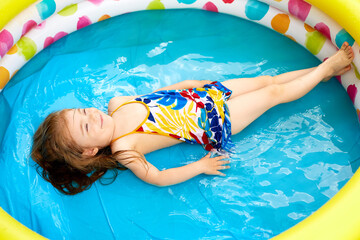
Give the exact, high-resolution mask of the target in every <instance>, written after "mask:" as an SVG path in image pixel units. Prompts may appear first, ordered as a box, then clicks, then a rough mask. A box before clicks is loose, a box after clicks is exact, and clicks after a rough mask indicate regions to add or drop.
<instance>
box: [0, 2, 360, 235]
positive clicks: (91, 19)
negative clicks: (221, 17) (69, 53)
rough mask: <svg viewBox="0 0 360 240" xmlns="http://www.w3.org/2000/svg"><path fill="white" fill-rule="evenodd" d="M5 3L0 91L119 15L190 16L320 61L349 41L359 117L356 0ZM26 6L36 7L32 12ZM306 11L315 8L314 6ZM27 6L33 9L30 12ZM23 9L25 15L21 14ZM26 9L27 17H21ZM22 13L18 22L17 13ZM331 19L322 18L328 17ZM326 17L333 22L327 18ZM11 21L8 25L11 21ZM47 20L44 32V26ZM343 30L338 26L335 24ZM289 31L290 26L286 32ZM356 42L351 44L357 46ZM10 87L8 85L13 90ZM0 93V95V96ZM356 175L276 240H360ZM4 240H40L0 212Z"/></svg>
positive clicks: (348, 78)
mask: <svg viewBox="0 0 360 240" xmlns="http://www.w3.org/2000/svg"><path fill="white" fill-rule="evenodd" d="M34 2H35V1H34V0H28V1H20V0H17V1H14V0H13V1H10V0H7V1H4V2H2V3H1V4H0V13H2V12H4V11H5V9H6V11H7V9H14V11H12V12H10V11H8V12H9V13H8V14H7V15H6V17H4V18H2V19H0V26H5V27H4V28H3V29H2V30H1V31H0V57H1V59H0V89H2V88H4V86H5V85H6V84H7V83H8V82H9V80H10V79H11V77H12V76H13V75H14V74H15V73H16V72H17V71H18V70H19V69H20V68H21V67H22V66H23V65H24V64H25V63H26V62H27V61H29V60H30V59H31V58H32V57H33V56H35V55H36V54H37V53H38V52H40V51H41V50H42V49H44V48H45V47H47V46H48V45H50V44H51V43H53V42H54V41H56V40H58V39H60V38H61V37H63V36H65V35H67V34H69V33H71V32H73V31H76V30H78V29H80V28H82V27H86V26H87V25H89V24H92V23H96V22H98V21H102V20H105V19H107V18H110V17H113V16H117V15H120V14H123V13H128V12H134V11H140V10H152V9H175V8H177V9H178V8H194V9H203V10H207V11H214V12H221V13H226V14H231V15H234V16H238V17H241V18H244V19H247V20H250V21H253V22H256V23H259V24H262V25H264V26H267V27H268V28H271V29H273V30H275V31H277V32H279V33H281V34H283V35H285V36H287V37H289V38H291V39H292V40H294V41H296V42H297V43H299V44H301V45H303V46H304V47H306V48H307V49H308V50H309V51H310V52H311V53H313V54H314V55H315V56H316V57H318V58H319V59H320V60H321V61H324V60H325V59H326V58H327V57H328V56H330V55H332V54H333V53H335V52H336V50H337V48H338V47H340V46H341V45H342V43H343V42H345V41H347V42H349V44H350V45H352V46H353V49H354V52H355V59H354V62H353V64H352V66H353V68H352V71H349V72H347V73H346V74H344V75H343V76H342V77H341V83H342V85H343V87H344V88H345V89H346V91H347V92H348V94H349V97H350V98H351V100H352V102H353V103H354V106H355V108H356V110H357V113H358V115H359V113H360V110H359V109H360V94H357V93H358V91H357V89H358V87H360V81H359V80H360V74H359V71H358V69H359V66H360V50H359V49H360V48H359V46H358V45H357V43H356V42H360V31H359V30H358V29H357V28H358V26H360V15H359V14H357V13H359V12H360V2H359V1H356V0H327V1H325V0H316V1H315V0H308V2H309V3H308V2H305V1H303V0H275V1H273V0H261V1H256V0H138V1H133V0H122V1H114V0H87V1H82V0H41V1H37V2H36V3H34ZM31 3H34V4H32V5H30V4H31ZM311 4H314V6H312V5H311ZM29 5H30V6H29ZM26 7H27V8H26ZM25 8H26V9H25ZM22 9H25V10H24V11H23V12H21V13H20V14H19V15H17V16H16V17H15V15H16V13H17V12H20V11H21V10H22ZM325 13H326V14H328V15H326V14H325ZM329 16H330V17H329ZM9 19H11V20H10V21H8V20H9ZM45 20H46V24H45ZM337 22H338V23H340V24H341V26H340V25H338V24H337ZM290 23H291V24H290ZM355 40H356V41H355ZM10 84H11V82H10ZM0 91H1V90H0ZM359 181H360V171H359V170H358V171H357V172H356V173H355V174H354V176H353V177H352V178H351V179H350V180H349V181H348V183H347V184H346V185H345V186H344V187H343V188H342V189H341V190H340V191H339V192H338V193H337V194H336V195H335V196H334V197H333V198H332V199H331V200H330V201H329V202H328V203H326V204H325V205H324V206H322V207H321V208H320V209H319V210H317V211H316V212H315V213H314V214H312V215H311V216H309V217H308V218H307V219H305V220H304V221H302V222H300V223H299V224H297V225H296V226H294V227H292V228H290V229H289V230H287V231H285V232H284V233H282V234H280V235H279V236H277V237H275V239H358V238H359V237H360V228H358V225H359V224H360V215H359V214H353V213H357V212H360V206H359V204H358V202H359V200H360V185H359V184H358V182H359ZM0 226H1V227H0V238H1V239H44V238H43V237H42V236H40V235H38V234H37V233H35V232H33V231H31V230H29V229H28V228H26V227H25V226H23V225H21V224H20V223H19V222H17V221H16V220H15V219H13V218H12V217H11V216H10V215H8V214H7V213H6V212H5V211H4V210H2V209H1V208H0Z"/></svg>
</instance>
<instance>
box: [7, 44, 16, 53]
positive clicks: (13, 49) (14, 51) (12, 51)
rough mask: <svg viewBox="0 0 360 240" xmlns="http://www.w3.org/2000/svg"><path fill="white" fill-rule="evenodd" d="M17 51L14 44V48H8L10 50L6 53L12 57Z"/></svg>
mask: <svg viewBox="0 0 360 240" xmlns="http://www.w3.org/2000/svg"><path fill="white" fill-rule="evenodd" d="M17 51H18V48H17V46H16V44H15V45H14V46H12V48H10V50H9V51H8V52H7V54H9V55H12V54H15V53H17Z"/></svg>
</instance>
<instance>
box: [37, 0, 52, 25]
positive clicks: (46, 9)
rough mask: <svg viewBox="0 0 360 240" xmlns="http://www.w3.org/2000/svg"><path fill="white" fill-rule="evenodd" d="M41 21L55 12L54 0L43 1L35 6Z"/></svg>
mask: <svg viewBox="0 0 360 240" xmlns="http://www.w3.org/2000/svg"><path fill="white" fill-rule="evenodd" d="M36 8H37V10H38V12H39V15H40V17H41V19H43V20H45V19H47V18H48V17H50V16H51V15H52V14H53V13H54V12H55V10H56V3H55V1H54V0H43V1H41V2H40V3H38V4H37V5H36Z"/></svg>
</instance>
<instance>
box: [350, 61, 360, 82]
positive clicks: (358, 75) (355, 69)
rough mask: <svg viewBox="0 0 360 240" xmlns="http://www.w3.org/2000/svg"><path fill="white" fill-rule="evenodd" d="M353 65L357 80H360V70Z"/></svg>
mask: <svg viewBox="0 0 360 240" xmlns="http://www.w3.org/2000/svg"><path fill="white" fill-rule="evenodd" d="M351 65H352V66H353V69H354V72H355V76H356V78H357V79H359V80H360V73H359V70H358V69H357V67H356V66H355V64H354V63H351Z"/></svg>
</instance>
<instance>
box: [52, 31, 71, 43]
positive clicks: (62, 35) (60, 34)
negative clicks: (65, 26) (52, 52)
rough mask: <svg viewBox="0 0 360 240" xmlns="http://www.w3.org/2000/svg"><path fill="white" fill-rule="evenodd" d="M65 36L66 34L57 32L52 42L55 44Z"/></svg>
mask: <svg viewBox="0 0 360 240" xmlns="http://www.w3.org/2000/svg"><path fill="white" fill-rule="evenodd" d="M66 35H68V34H67V33H66V32H58V33H57V34H56V35H55V37H54V41H55V42H56V41H57V40H59V39H60V38H62V37H65V36H66Z"/></svg>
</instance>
